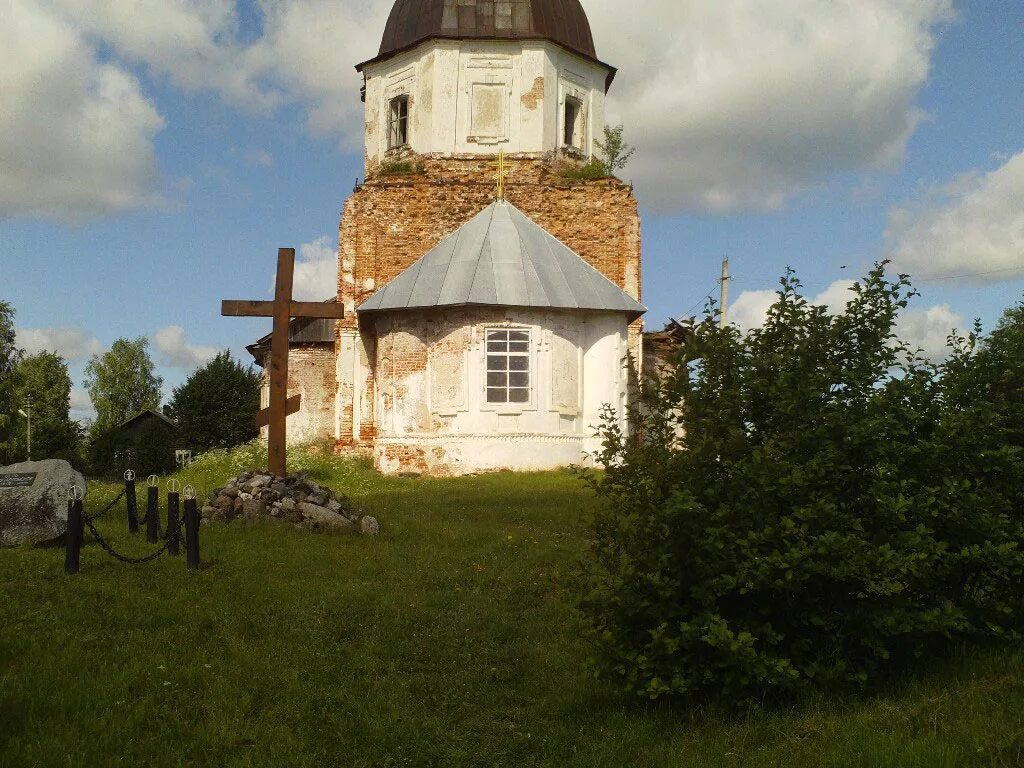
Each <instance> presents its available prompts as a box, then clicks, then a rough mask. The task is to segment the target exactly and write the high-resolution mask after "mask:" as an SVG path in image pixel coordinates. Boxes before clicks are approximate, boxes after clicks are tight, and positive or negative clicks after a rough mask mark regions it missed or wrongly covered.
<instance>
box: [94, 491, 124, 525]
mask: <svg viewBox="0 0 1024 768" xmlns="http://www.w3.org/2000/svg"><path fill="white" fill-rule="evenodd" d="M124 494H125V490H124V489H123V488H122V489H121V492H120V493H119V494H117V498H115V499H114V500H113V501H112V502H110V503H109V504H107V506H106V507H104V508H103V511H102V512H97V513H96V514H95V515H92V516H91V517H86V518H85V519H86V520H89V521H90V522H91V521H93V520H99V519H100V518H101V517H103V516H104V515H105V514H107V512H109V511H110V510H112V509H113V508H114V507H115V506H116V505H117V502H119V501H120V500H121V499H123V498H124Z"/></svg>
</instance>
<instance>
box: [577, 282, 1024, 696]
mask: <svg viewBox="0 0 1024 768" xmlns="http://www.w3.org/2000/svg"><path fill="white" fill-rule="evenodd" d="M799 289H800V284H799V282H798V281H797V280H795V279H794V278H793V277H792V275H788V276H787V277H785V278H784V279H783V280H782V288H781V290H780V291H779V295H778V299H777V301H776V303H775V305H774V306H773V307H772V308H771V309H770V311H769V313H768V318H767V321H766V323H765V324H764V326H763V327H762V328H760V329H757V330H754V331H752V332H750V333H749V334H748V335H746V336H742V335H741V334H740V333H739V331H738V330H736V329H735V328H731V327H727V328H724V329H720V328H719V327H718V324H717V323H716V322H715V321H714V319H713V318H708V319H707V320H705V321H704V322H703V323H701V324H699V325H697V326H696V327H695V328H694V334H693V337H692V339H691V340H690V341H688V342H687V344H686V346H685V348H684V349H683V350H682V353H681V356H680V359H679V360H678V361H677V366H676V368H675V372H674V373H673V374H672V375H670V376H669V377H668V378H667V379H666V381H665V382H664V383H663V385H662V386H661V387H660V388H657V387H654V388H653V389H655V390H656V391H649V392H648V393H647V394H646V395H645V403H644V406H643V408H642V409H640V410H638V412H637V413H635V414H634V415H633V425H634V429H633V430H631V433H630V434H628V435H627V434H625V433H624V432H623V431H622V430H621V429H620V427H619V426H618V424H617V423H616V422H615V421H614V420H613V419H611V418H609V419H607V420H606V421H605V423H604V425H603V428H602V431H603V437H604V448H603V451H602V454H601V456H600V458H601V460H602V462H603V463H604V464H605V465H606V466H607V471H606V472H605V473H604V474H603V475H600V476H593V477H591V478H590V481H591V482H592V483H593V485H594V487H595V489H596V490H597V492H598V494H599V495H600V496H601V497H602V498H603V499H604V501H605V502H607V503H606V504H604V505H602V510H601V512H599V513H598V515H597V516H596V518H595V521H594V531H593V532H594V537H593V541H592V553H591V554H592V556H591V557H590V558H589V560H588V568H587V570H586V580H585V583H586V592H585V594H584V597H583V601H582V605H583V608H584V611H585V613H586V614H587V616H588V617H589V619H590V622H591V625H592V629H593V633H594V636H595V639H596V642H597V648H598V651H599V657H598V664H599V669H600V670H601V671H602V673H603V674H604V675H605V676H607V677H610V678H612V679H614V680H616V681H618V683H619V684H621V685H622V686H623V687H624V688H626V689H628V690H630V691H632V692H634V693H637V694H640V695H642V696H645V697H651V698H656V697H659V696H664V695H721V696H724V697H727V698H728V699H730V700H734V701H748V702H749V701H753V700H754V699H755V698H758V697H762V696H764V695H767V694H787V693H793V692H796V691H799V690H801V689H805V688H808V687H847V686H853V687H863V686H866V685H867V684H869V683H870V682H871V681H872V680H873V679H874V678H876V677H877V676H878V675H879V673H881V672H882V671H884V670H886V669H895V668H903V667H906V666H907V665H908V664H910V663H912V661H913V659H914V658H915V657H918V658H919V657H922V656H925V655H928V654H930V653H933V652H935V651H939V650H941V649H942V648H943V647H944V646H946V645H947V644H948V643H950V642H951V641H953V640H963V639H976V638H980V637H998V638H1007V637H1013V636H1015V634H1016V632H1018V631H1019V630H1020V629H1021V626H1022V605H1021V598H1020V584H1021V583H1022V581H1021V579H1022V577H1024V557H1022V551H1021V546H1022V542H1024V525H1022V516H1021V514H1020V510H1021V503H1022V501H1024V492H1022V489H1024V477H1022V463H1021V461H1020V454H1019V449H1014V448H1013V447H1012V446H1008V445H1007V444H1006V434H1005V432H1004V431H1002V430H1000V429H998V428H994V427H993V424H997V423H998V422H999V417H998V416H997V414H996V413H995V412H996V410H997V408H996V407H995V405H994V404H993V403H992V402H991V398H990V399H989V401H986V400H985V398H984V397H981V396H978V395H977V393H978V392H981V391H984V390H985V386H984V384H983V383H982V381H983V380H984V379H985V376H986V375H988V374H986V373H985V370H983V368H984V366H982V365H981V362H979V361H983V360H984V356H985V354H986V353H985V347H984V345H983V346H982V349H981V350H980V351H977V352H976V351H975V349H974V346H973V344H972V339H957V338H954V339H952V342H953V346H954V350H953V354H952V358H951V360H950V361H949V362H948V363H946V364H944V365H942V366H935V365H932V364H930V363H928V362H926V361H924V360H922V359H920V358H919V357H918V355H917V354H916V353H914V352H913V351H912V350H909V349H907V348H906V347H905V346H904V345H903V344H901V343H899V342H898V341H897V340H896V339H895V338H894V335H893V328H894V325H895V321H896V319H897V316H898V313H899V311H900V310H901V309H903V308H904V307H905V306H906V304H907V301H908V298H909V297H910V296H911V295H912V293H911V291H910V288H909V285H908V283H907V281H906V279H905V278H903V277H900V278H898V279H896V280H895V281H889V280H887V278H886V277H885V273H884V265H878V266H877V267H876V268H875V269H874V270H873V271H872V272H871V273H870V274H869V275H868V277H867V278H866V279H865V280H863V281H862V282H861V283H859V284H858V285H857V286H856V288H855V294H854V296H853V298H852V300H851V301H850V303H849V304H848V306H847V307H846V310H845V311H844V312H843V313H842V314H839V315H835V316H833V315H829V314H828V312H827V311H826V309H825V308H824V307H818V306H812V305H810V304H809V303H808V302H807V301H806V300H805V299H804V298H803V297H801V295H800V292H799ZM1019 352H1020V349H1019V348H1018V351H1017V354H1019ZM987 354H995V353H994V352H991V353H987ZM994 367H995V366H989V368H992V369H994ZM1017 370H1018V371H1019V370H1020V362H1019V359H1018V366H1017ZM1018 425H1019V422H1018Z"/></svg>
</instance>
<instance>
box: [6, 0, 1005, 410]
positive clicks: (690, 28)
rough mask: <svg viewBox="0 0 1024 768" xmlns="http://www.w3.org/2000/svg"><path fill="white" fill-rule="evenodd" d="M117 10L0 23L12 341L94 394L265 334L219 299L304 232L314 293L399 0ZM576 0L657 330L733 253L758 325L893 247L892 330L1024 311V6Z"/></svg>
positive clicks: (830, 293) (909, 0)
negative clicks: (902, 319) (370, 62)
mask: <svg viewBox="0 0 1024 768" xmlns="http://www.w3.org/2000/svg"><path fill="white" fill-rule="evenodd" d="M128 5H133V8H131V9H129V11H127V12H126V11H124V6H125V3H121V2H117V0H93V1H92V2H88V1H87V0H55V2H53V3H46V4H44V3H41V2H37V1H36V0H13V4H12V5H11V6H10V9H12V11H8V10H0V29H4V30H6V31H0V43H2V44H3V48H4V49H5V50H6V51H7V54H6V55H7V56H8V57H10V61H14V60H15V59H18V61H19V64H18V66H13V65H9V66H8V67H7V69H6V73H0V90H4V91H5V92H6V93H8V94H12V96H11V98H9V99H6V100H5V102H4V103H3V104H2V105H0V298H2V299H4V300H7V301H10V302H12V303H13V304H14V306H15V308H16V310H17V326H18V328H19V339H20V340H21V342H22V344H23V345H24V346H25V347H26V348H28V349H29V350H30V351H35V350H37V349H41V348H51V349H55V350H56V351H59V352H61V353H63V354H65V355H66V356H67V357H68V358H69V359H70V360H71V365H72V372H73V375H74V379H75V383H76V385H78V386H79V387H80V386H81V382H82V369H83V367H84V362H85V360H86V359H87V357H88V355H90V354H92V353H95V352H96V351H99V350H102V349H103V348H105V347H106V346H109V344H110V343H111V342H112V341H113V340H114V339H116V338H118V337H119V336H128V337H135V336H147V337H149V338H150V339H151V340H152V343H153V347H154V349H153V354H154V358H155V360H156V361H157V363H158V366H159V368H160V373H161V374H162V375H163V376H164V378H165V380H166V386H167V388H168V389H169V388H170V387H171V386H173V385H176V384H178V383H180V382H181V381H183V380H184V378H185V377H186V376H187V375H188V373H189V371H190V370H191V369H193V368H194V366H195V365H196V364H198V363H199V362H200V361H202V360H203V359H205V358H206V357H208V356H209V355H210V354H211V353H212V351H213V350H216V349H218V348H223V347H230V348H231V349H232V350H234V351H235V353H236V354H238V355H242V356H244V355H245V352H244V349H243V348H244V345H245V344H246V343H249V342H251V341H253V340H254V339H255V338H257V337H258V336H260V335H261V334H262V333H264V332H265V331H266V324H265V323H264V322H262V321H259V320H239V319H226V318H221V317H220V315H219V302H220V300H221V299H222V298H231V297H234V298H250V297H251V298H258V297H264V296H269V294H270V288H271V281H272V272H273V264H274V257H275V253H276V249H277V248H278V247H279V246H282V245H288V246H294V247H299V248H302V260H301V265H300V266H302V268H303V269H302V270H300V272H301V273H302V274H303V275H304V279H305V283H304V284H303V285H304V288H305V290H306V292H307V294H309V295H308V297H309V298H314V297H315V296H314V294H316V292H317V288H316V285H317V284H319V285H323V283H324V275H325V274H326V272H325V270H329V269H330V264H329V262H330V261H331V260H332V258H333V256H332V254H333V251H334V250H335V248H336V245H337V227H338V216H339V211H340V210H341V206H342V204H343V202H344V200H345V198H346V197H347V196H348V195H349V194H350V193H351V190H352V186H353V182H354V181H355V179H356V178H357V177H360V176H362V158H361V153H360V152H359V150H358V144H357V142H358V139H359V128H358V124H359V110H360V108H361V105H360V104H359V96H358V79H357V78H356V76H355V73H354V72H352V71H351V65H353V64H355V63H356V62H357V61H360V60H363V59H366V58H369V57H370V56H372V55H373V54H374V53H375V52H376V44H377V42H378V40H379V36H380V31H381V30H382V23H383V18H384V16H386V13H387V10H388V8H389V5H390V4H389V3H388V2H387V0H360V1H359V2H348V3H342V2H341V1H340V0H336V1H335V0H294V2H271V0H266V2H262V3H259V4H257V3H255V2H247V3H235V2H233V1H232V0H209V1H208V2H206V3H193V2H189V1H188V0H164V1H163V2H160V3H156V2H155V0H139V2H138V3H136V4H128ZM584 7H585V8H586V9H587V11H588V14H589V15H590V18H591V22H592V24H593V26H594V29H595V38H596V42H597V46H598V51H599V54H600V55H601V56H602V57H603V58H605V59H606V60H608V61H610V62H611V63H612V64H615V65H617V66H618V67H620V69H621V71H622V74H621V75H620V77H619V80H618V81H617V83H616V85H615V87H614V88H613V91H612V96H613V97H614V98H615V100H613V102H612V107H611V108H612V111H613V114H614V115H622V116H624V117H623V118H622V119H623V122H624V123H625V125H626V131H627V137H628V138H629V140H630V141H631V142H632V143H634V144H636V145H637V146H638V154H637V159H636V160H635V161H634V163H633V164H632V165H631V166H630V167H629V168H628V169H627V170H626V171H625V175H626V176H627V177H630V178H631V179H632V180H633V181H634V182H635V183H636V186H637V195H638V198H639V199H640V202H641V210H642V214H643V219H644V259H645V265H644V269H645V271H644V278H645V279H644V291H645V296H644V300H645V303H646V304H647V305H648V306H649V307H650V310H651V311H650V314H649V315H648V322H649V324H651V325H654V326H658V325H660V324H661V323H662V322H663V321H664V320H665V319H666V318H667V317H669V316H679V315H682V314H684V313H686V312H687V311H688V310H689V311H695V307H698V308H699V305H700V304H701V303H702V299H703V297H704V296H705V295H706V294H707V293H708V292H710V291H712V290H717V289H716V278H717V276H718V272H719V268H720V259H721V257H722V256H723V255H726V254H727V255H729V257H730V259H731V263H732V271H733V274H734V276H735V279H734V281H733V284H732V286H731V288H730V291H731V298H732V300H733V302H734V307H733V310H732V311H733V317H734V318H735V319H736V321H737V322H739V323H740V324H741V325H744V326H749V325H751V324H753V323H755V322H757V319H758V317H759V313H762V312H763V309H764V306H765V304H766V302H767V301H768V300H770V291H771V290H772V289H773V288H774V286H775V284H776V282H777V279H778V277H779V275H780V274H781V272H782V271H783V270H784V269H785V267H786V266H787V265H788V266H792V267H794V268H795V269H796V270H797V271H798V274H799V275H800V277H801V278H802V279H803V281H804V283H805V285H806V286H807V293H808V295H810V296H814V297H818V298H820V300H821V301H823V302H825V303H830V304H835V303H836V302H837V301H839V302H841V298H842V294H843V291H844V290H845V288H846V285H847V284H846V283H843V282H841V281H844V280H849V279H852V278H854V277H856V276H859V275H861V274H863V272H864V271H865V270H866V269H867V267H868V266H869V265H870V264H871V263H872V262H873V261H874V260H876V259H879V258H883V257H887V256H888V257H892V258H894V259H895V261H896V265H897V267H898V268H900V269H906V270H907V271H911V272H912V273H913V274H914V275H915V276H916V277H917V278H918V280H917V286H918V288H919V289H920V291H921V293H922V295H921V297H919V298H918V299H916V300H915V303H914V306H913V310H914V312H915V313H916V314H912V315H911V316H910V317H908V320H907V322H906V325H905V326H904V329H903V330H904V331H905V332H906V333H907V334H908V335H909V336H910V337H912V338H914V339H915V340H916V341H918V342H919V343H920V344H921V345H922V346H923V347H924V348H925V349H928V350H929V351H931V352H933V353H935V354H938V353H939V349H940V347H941V339H942V338H944V336H945V334H946V332H947V331H948V330H949V326H950V325H952V324H954V323H956V324H959V325H966V324H969V323H970V322H971V320H972V319H973V318H974V317H980V318H981V319H982V321H983V322H985V323H986V324H987V325H991V324H992V323H993V322H994V321H995V319H996V318H998V316H999V314H1000V312H1001V311H1002V309H1004V308H1005V307H1007V306H1008V305H1010V304H1012V303H1014V302H1016V301H1018V300H1020V299H1021V297H1022V294H1024V155H1022V154H1021V153H1022V152H1024V88H1022V87H1021V84H1022V83H1024V4H1022V3H1020V2H1019V1H1018V0H988V1H987V2H981V1H980V0H973V1H968V0H960V1H959V2H956V1H954V2H953V3H952V4H950V3H949V2H947V0H858V1H857V2H853V1H852V0H850V1H849V2H841V1H838V0H791V2H788V3H787V2H782V3H780V2H778V0H773V1H772V2H768V1H767V0H732V2H729V3H718V2H715V3H712V2H711V0H701V1H698V0H691V1H689V2H679V0H675V1H674V2H667V1H666V2H660V0H651V2H649V3H647V4H645V5H644V6H643V7H642V9H641V10H639V11H638V12H637V13H635V14H632V15H631V16H630V17H629V19H628V20H624V19H622V18H620V17H618V14H619V13H620V12H619V11H618V10H617V9H618V8H620V7H621V6H619V5H617V4H615V3H613V2H611V0H584ZM8 12H13V14H14V16H13V18H12V19H9V20H8V22H7V23H5V22H4V20H3V15H4V14H5V13H8ZM119 14H121V15H119ZM666 15H668V16H672V17H673V21H674V23H673V24H666V23H665V18H666ZM143 16H145V18H146V19H147V22H146V23H136V22H135V21H132V22H131V23H129V22H130V20H131V19H135V20H137V19H139V18H140V17H143ZM11 22H13V23H11ZM29 51H30V52H31V55H30V56H28V61H27V63H25V61H24V60H25V56H24V55H23V53H24V52H29ZM20 52H21V53H20ZM19 56H21V58H20V59H19V58H18V57H19ZM5 82H6V86H7V87H6V88H5V87H4V86H5ZM54 82H59V83H61V85H60V87H59V88H58V87H56V86H54V87H53V88H52V90H53V91H54V92H53V93H51V92H50V91H51V88H50V86H49V85H45V84H52V83H54ZM83 115H85V116H86V117H83ZM87 120H92V121H93V123H89V122H87ZM92 124H97V125H99V126H100V127H101V128H102V129H103V130H102V135H101V136H99V137H96V136H91V135H90V134H88V130H90V128H89V126H90V125H92ZM83 132H85V133H84V134H83ZM83 135H86V136H87V138H86V139H81V137H82V136H83ZM5 176H6V177H7V181H6V182H5V181H4V177H5ZM709 190H713V191H714V194H712V193H711V192H710V191H709ZM303 246H304V247H303ZM844 266H845V267H846V269H842V267H844ZM978 273H987V274H978ZM962 275H972V276H973V277H967V278H965V277H960V276H962ZM328 293H329V289H328ZM326 295H327V294H326V293H325V294H324V297H326ZM76 406H77V408H78V409H79V410H78V411H77V413H79V414H84V413H85V412H86V410H87V402H86V401H85V399H84V398H83V396H82V393H77V395H76Z"/></svg>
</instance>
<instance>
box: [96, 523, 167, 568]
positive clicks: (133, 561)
mask: <svg viewBox="0 0 1024 768" xmlns="http://www.w3.org/2000/svg"><path fill="white" fill-rule="evenodd" d="M85 524H86V525H87V526H88V528H89V531H90V532H91V533H92V536H93V538H94V539H96V543H97V544H99V545H100V547H102V548H103V551H104V552H106V553H107V554H108V555H110V556H111V557H112V558H114V559H115V560H120V561H121V562H122V563H127V564H128V565H142V564H144V563H151V562H153V561H154V560H156V559H157V558H158V557H160V555H162V554H163V553H164V552H166V551H167V548H168V547H169V546H170V545H171V532H172V529H168V531H167V536H166V537H165V538H164V543H163V546H162V547H160V549H158V550H156V551H155V552H152V553H150V554H148V555H146V556H145V557H128V556H127V555H122V554H121V553H120V552H118V551H117V550H116V549H114V548H113V547H112V546H110V544H109V543H108V542H107V540H106V539H104V538H103V537H102V536H101V535H100V532H99V531H97V530H96V526H94V525H93V524H92V519H91V518H88V517H87V518H85ZM184 527H185V521H184V520H182V521H181V522H180V523H178V535H179V536H180V535H181V529H182V528H184Z"/></svg>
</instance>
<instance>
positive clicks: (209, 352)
mask: <svg viewBox="0 0 1024 768" xmlns="http://www.w3.org/2000/svg"><path fill="white" fill-rule="evenodd" d="M153 343H154V344H155V345H156V348H157V349H159V350H160V351H161V352H162V353H163V355H164V361H165V363H166V364H167V365H171V366H174V367H175V368H184V369H186V370H192V369H194V368H198V367H200V366H202V365H205V364H206V363H208V362H209V361H210V360H212V359H213V358H214V357H216V355H217V353H218V352H220V351H221V350H220V349H219V348H218V347H203V346H197V345H194V344H189V343H188V340H187V338H186V336H185V329H184V328H182V327H181V326H179V325H169V326H167V327H166V328H161V329H160V330H159V331H157V332H156V333H154V334H153Z"/></svg>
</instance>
